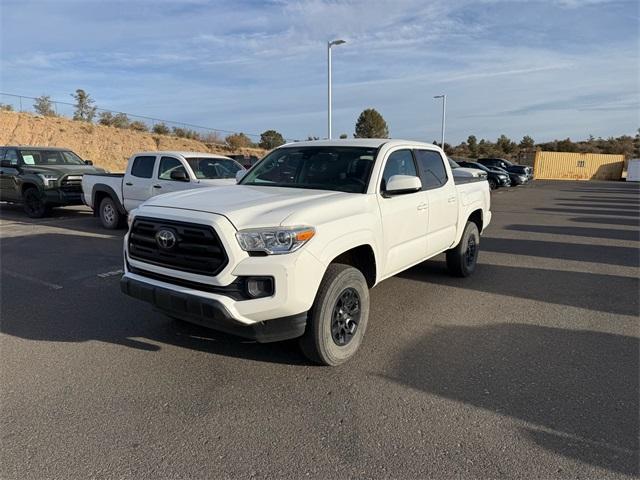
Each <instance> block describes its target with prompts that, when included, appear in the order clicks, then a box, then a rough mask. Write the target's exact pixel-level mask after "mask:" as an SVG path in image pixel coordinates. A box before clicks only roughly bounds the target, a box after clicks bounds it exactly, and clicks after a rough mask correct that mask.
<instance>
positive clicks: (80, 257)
mask: <svg viewBox="0 0 640 480" xmlns="http://www.w3.org/2000/svg"><path fill="white" fill-rule="evenodd" d="M492 202H493V204H492V210H493V214H494V220H493V223H492V225H491V226H490V227H489V229H488V230H487V231H486V233H485V236H484V237H483V239H482V242H481V248H482V251H481V254H480V260H479V262H480V264H479V266H478V269H477V271H476V273H475V275H474V276H473V277H471V278H468V279H455V278H451V277H449V276H447V274H446V272H445V268H444V263H443V258H440V257H439V258H436V259H435V260H432V261H428V262H426V263H424V264H422V265H419V266H417V267H414V268H412V269H411V270H409V271H407V272H405V273H403V274H401V275H400V276H398V277H395V278H392V279H389V280H387V281H385V282H383V283H382V284H380V285H379V286H377V287H376V288H375V289H374V290H373V291H372V296H371V298H372V307H371V318H370V326H369V330H368V332H367V337H366V338H365V342H364V345H363V348H362V349H361V351H360V352H359V354H358V355H357V357H356V358H355V359H354V360H352V361H351V362H349V363H347V364H345V365H343V366H341V367H338V368H333V369H332V368H323V367H316V366H313V365H310V364H308V363H307V362H306V361H305V359H304V357H303V356H302V355H301V354H300V353H299V352H298V350H297V348H296V345H295V343H294V342H287V343H284V344H268V345H259V344H254V343H250V342H245V341H243V340H239V339H236V338H234V337H230V336H225V335H222V334H218V333H215V332H212V331H209V330H206V329H203V328H200V327H196V326H190V325H185V324H181V323H177V322H174V321H172V320H170V319H168V318H165V317H162V316H159V315H158V314H156V313H154V312H153V311H152V310H151V308H150V307H149V306H148V305H146V304H143V303H139V302H136V301H135V300H133V299H131V298H128V297H125V296H124V295H122V294H121V293H120V290H119V286H118V281H119V275H120V272H119V271H120V268H121V253H120V249H121V240H122V236H123V234H124V232H117V233H116V234H113V233H111V232H109V231H106V230H102V229H101V228H100V227H99V226H98V222H97V220H96V219H94V218H93V217H91V215H90V214H89V213H88V211H87V210H85V209H83V208H76V209H71V208H70V209H64V210H59V211H57V212H56V213H55V216H54V218H49V219H44V220H38V221H35V220H30V219H28V218H26V217H25V216H23V215H22V213H21V211H20V209H19V208H18V207H12V206H7V205H3V206H2V211H1V213H0V228H1V243H0V248H1V270H2V277H1V280H2V284H1V285H2V290H1V299H2V303H1V307H2V310H1V315H2V319H1V323H0V331H1V333H0V353H1V366H0V385H1V388H2V391H1V401H0V422H1V438H2V443H1V445H0V452H1V454H0V455H1V458H0V469H1V470H0V476H1V478H3V479H28V478H33V479H43V478H91V477H102V478H123V477H136V478H150V479H156V478H166V477H179V478H205V477H208V478H301V477H311V478H350V477H359V478H360V477H362V478H388V477H394V478H426V477H430V478H454V477H455V478H501V477H507V478H513V477H521V478H525V477H526V478H599V479H603V478H622V477H632V476H636V475H638V455H639V448H638V438H639V426H638V422H639V420H638V411H639V400H638V398H639V385H638V372H639V358H640V344H639V337H640V326H639V323H638V314H639V304H638V292H639V282H638V274H639V267H640V258H639V250H638V247H639V246H640V244H639V243H638V242H639V241H640V236H639V235H640V229H639V227H638V219H639V217H640V203H639V202H640V190H639V189H638V186H637V185H630V184H625V183H622V182H583V183H578V182H535V183H534V184H533V185H529V186H525V187H518V188H514V189H510V190H509V191H498V192H496V193H495V194H493V198H492Z"/></svg>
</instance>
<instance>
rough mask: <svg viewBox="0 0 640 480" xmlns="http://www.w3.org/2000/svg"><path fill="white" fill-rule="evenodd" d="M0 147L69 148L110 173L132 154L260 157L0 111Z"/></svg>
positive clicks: (118, 169)
mask: <svg viewBox="0 0 640 480" xmlns="http://www.w3.org/2000/svg"><path fill="white" fill-rule="evenodd" d="M0 145H34V146H47V147H66V148H70V149H71V150H73V151H74V152H76V153H77V154H78V155H80V156H81V157H82V158H84V159H89V160H93V163H94V164H95V165H96V166H99V167H103V168H106V169H107V170H109V171H111V172H122V171H124V169H125V166H126V164H127V159H128V158H129V157H130V156H131V155H132V154H133V153H135V152H140V151H149V150H187V151H195V152H212V153H220V154H223V155H224V154H226V153H245V154H248V155H257V156H258V157H261V156H262V155H264V151H263V150H260V149H253V148H247V149H241V150H240V151H236V152H234V151H232V150H231V149H230V148H228V147H225V146H219V145H209V144H205V143H202V142H199V141H196V140H189V139H186V138H178V137H173V136H170V135H156V134H154V133H144V132H136V131H132V130H126V129H121V128H115V127H105V126H102V125H93V124H87V123H85V122H77V121H74V120H69V119H68V118H63V117H42V116H38V115H33V114H29V113H17V112H0Z"/></svg>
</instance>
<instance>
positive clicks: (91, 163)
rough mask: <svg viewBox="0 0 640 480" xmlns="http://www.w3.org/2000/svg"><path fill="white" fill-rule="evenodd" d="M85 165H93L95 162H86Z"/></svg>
mask: <svg viewBox="0 0 640 480" xmlns="http://www.w3.org/2000/svg"><path fill="white" fill-rule="evenodd" d="M84 164H85V165H93V162H92V161H91V160H85V161H84Z"/></svg>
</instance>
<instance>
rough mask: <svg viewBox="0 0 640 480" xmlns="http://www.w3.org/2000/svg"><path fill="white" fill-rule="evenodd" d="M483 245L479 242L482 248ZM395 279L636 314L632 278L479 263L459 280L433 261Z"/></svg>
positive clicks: (637, 303) (635, 281)
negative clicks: (466, 276)
mask: <svg viewBox="0 0 640 480" xmlns="http://www.w3.org/2000/svg"><path fill="white" fill-rule="evenodd" d="M485 243H486V240H483V247H482V248H484V249H486V247H485V246H484V245H485ZM549 250H551V248H549ZM480 262H482V257H480ZM397 276H398V277H400V278H406V279H410V280H415V281H420V282H425V283H432V284H435V285H448V286H453V287H464V288H465V289H467V290H475V291H479V292H486V293H492V294H496V295H504V296H510V297H514V298H523V299H528V300H535V301H539V302H545V303H555V304H557V305H568V306H572V307H578V308H586V309H589V310H594V311H600V312H607V313H614V314H620V315H629V316H638V314H639V312H640V301H639V299H638V295H637V292H638V289H639V288H640V281H639V280H638V279H637V278H633V277H624V276H617V275H604V274H599V273H588V272H573V271H566V270H550V269H541V268H527V267H512V266H504V265H487V264H482V263H480V264H479V265H478V267H477V269H476V271H475V272H474V274H473V275H472V276H471V277H469V278H465V279H464V281H462V280H461V279H459V278H453V277H451V276H450V275H449V274H448V272H447V267H446V264H445V263H444V262H442V261H437V260H431V261H427V262H424V263H421V264H418V265H416V266H415V267H413V268H411V269H409V270H406V271H405V272H402V273H399V274H398V275H397ZM603 285H606V286H607V288H606V289H603V288H602V286H603Z"/></svg>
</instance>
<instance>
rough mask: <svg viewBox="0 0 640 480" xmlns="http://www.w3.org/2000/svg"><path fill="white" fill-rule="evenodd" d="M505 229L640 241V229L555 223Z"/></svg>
mask: <svg viewBox="0 0 640 480" xmlns="http://www.w3.org/2000/svg"><path fill="white" fill-rule="evenodd" d="M504 228H505V230H513V231H517V232H532V233H548V234H551V235H570V236H577V237H587V238H607V239H611V240H627V241H631V242H638V241H640V231H638V230H621V229H615V228H591V227H569V226H567V227H565V226H553V225H507V226H506V227H504Z"/></svg>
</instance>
